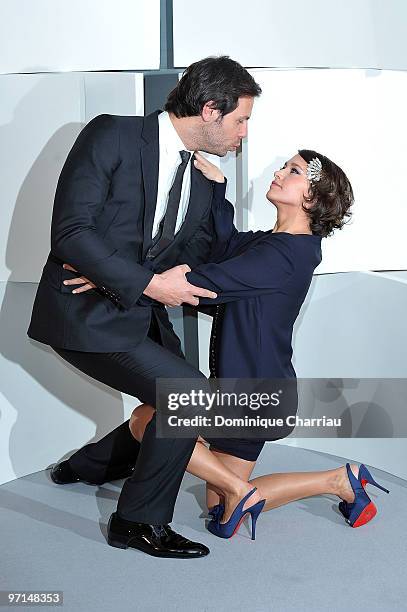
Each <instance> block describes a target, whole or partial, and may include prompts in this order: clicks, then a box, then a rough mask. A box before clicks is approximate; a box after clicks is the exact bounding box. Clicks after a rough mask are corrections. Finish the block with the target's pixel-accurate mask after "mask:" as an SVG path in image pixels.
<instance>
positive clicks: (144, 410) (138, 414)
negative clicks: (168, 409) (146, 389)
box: [129, 404, 155, 442]
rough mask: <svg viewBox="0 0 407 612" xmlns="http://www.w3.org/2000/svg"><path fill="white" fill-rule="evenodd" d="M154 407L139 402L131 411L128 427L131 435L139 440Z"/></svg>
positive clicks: (152, 413) (151, 416)
mask: <svg viewBox="0 0 407 612" xmlns="http://www.w3.org/2000/svg"><path fill="white" fill-rule="evenodd" d="M154 412H155V409H154V408H153V406H150V404H140V406H137V407H136V408H135V409H134V410H133V412H132V413H131V416H130V420H129V428H130V431H131V433H132V435H133V437H134V438H135V439H136V440H137V441H138V442H141V440H142V438H143V435H144V431H145V428H146V427H147V425H148V423H149V422H150V421H151V419H152V418H153V415H154Z"/></svg>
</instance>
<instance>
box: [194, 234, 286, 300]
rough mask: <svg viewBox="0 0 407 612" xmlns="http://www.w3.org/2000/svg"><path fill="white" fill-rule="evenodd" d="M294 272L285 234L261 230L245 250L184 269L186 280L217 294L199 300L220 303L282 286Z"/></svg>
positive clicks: (270, 291)
mask: <svg viewBox="0 0 407 612" xmlns="http://www.w3.org/2000/svg"><path fill="white" fill-rule="evenodd" d="M293 272H294V256H293V252H292V249H291V246H290V240H289V238H288V236H287V235H286V234H265V236H264V238H263V239H262V240H259V241H257V242H255V243H251V245H249V246H248V248H247V250H246V251H244V252H243V253H241V254H240V255H237V256H235V257H232V258H231V259H227V260H226V261H222V262H218V263H207V264H201V265H200V266H198V267H197V268H195V269H194V270H192V271H191V272H187V274H186V278H187V280H188V282H190V283H192V284H193V285H196V286H198V287H203V288H205V289H210V290H211V291H214V292H216V293H217V294H218V297H217V298H215V299H210V300H208V299H206V298H200V300H199V301H200V304H221V303H225V302H233V301H236V300H241V299H245V298H252V297H257V296H259V295H263V294H266V293H273V292H274V291H276V290H278V289H282V288H283V287H284V286H285V285H286V284H287V282H288V281H289V280H290V278H291V277H292V274H293Z"/></svg>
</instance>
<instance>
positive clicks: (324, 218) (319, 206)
mask: <svg viewBox="0 0 407 612" xmlns="http://www.w3.org/2000/svg"><path fill="white" fill-rule="evenodd" d="M298 153H299V154H300V155H301V157H302V159H303V160H304V161H306V162H307V163H309V162H310V161H311V160H312V159H314V158H315V157H317V158H318V159H319V160H320V162H321V164H322V171H321V178H320V180H319V181H317V182H315V183H314V184H312V183H311V185H310V188H309V197H308V199H307V201H309V202H313V204H312V206H311V208H306V207H304V205H303V209H304V210H305V212H306V213H307V215H308V216H309V218H310V227H311V230H312V232H313V233H314V234H317V235H318V236H322V237H326V236H329V235H330V234H332V232H333V231H334V230H335V229H342V227H343V226H344V225H345V223H346V222H347V221H349V218H350V217H351V214H352V213H351V212H350V210H349V209H350V207H351V206H352V204H353V202H354V197H353V191H352V185H351V184H350V182H349V179H348V177H347V176H346V174H345V173H344V171H343V170H342V169H341V168H339V166H337V165H336V164H334V162H333V161H331V160H330V159H328V157H325V155H321V153H317V152H316V151H312V150H310V149H301V150H299V151H298Z"/></svg>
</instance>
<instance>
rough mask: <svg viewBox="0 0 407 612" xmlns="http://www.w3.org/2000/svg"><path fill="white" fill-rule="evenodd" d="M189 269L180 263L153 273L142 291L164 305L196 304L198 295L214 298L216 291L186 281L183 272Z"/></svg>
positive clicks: (189, 269)
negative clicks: (159, 272)
mask: <svg viewBox="0 0 407 612" xmlns="http://www.w3.org/2000/svg"><path fill="white" fill-rule="evenodd" d="M190 271H191V268H190V267H189V266H188V265H187V264H181V265H180V266H175V267H174V268H170V270H166V271H165V272H162V273H161V274H154V276H153V278H152V279H151V281H150V282H149V284H148V285H147V287H146V288H145V289H144V291H143V293H144V295H146V296H147V297H149V298H152V299H153V300H157V302H161V303H162V304H165V305H166V306H179V305H180V304H182V303H186V304H191V305H192V306H198V304H199V298H200V297H207V298H212V299H213V298H216V297H217V293H214V292H213V291H209V289H203V288H202V287H196V286H195V285H191V283H189V282H188V281H187V279H186V278H185V274H186V273H187V272H190Z"/></svg>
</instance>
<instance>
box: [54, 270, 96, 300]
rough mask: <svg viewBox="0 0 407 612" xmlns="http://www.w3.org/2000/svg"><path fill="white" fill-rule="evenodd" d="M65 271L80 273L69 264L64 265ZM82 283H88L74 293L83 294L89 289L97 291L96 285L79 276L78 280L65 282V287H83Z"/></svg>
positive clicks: (72, 279) (73, 279)
mask: <svg viewBox="0 0 407 612" xmlns="http://www.w3.org/2000/svg"><path fill="white" fill-rule="evenodd" d="M62 267H63V268H64V270H70V271H71V272H78V270H75V268H73V267H72V266H70V265H69V264H64V265H63V266H62ZM82 283H86V284H85V285H83V287H79V288H78V289H74V290H73V291H72V293H83V292H84V291H89V289H96V285H94V284H93V283H92V281H90V280H89V279H88V278H85V277H84V276H78V278H71V279H70V280H65V281H64V285H81V284H82Z"/></svg>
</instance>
